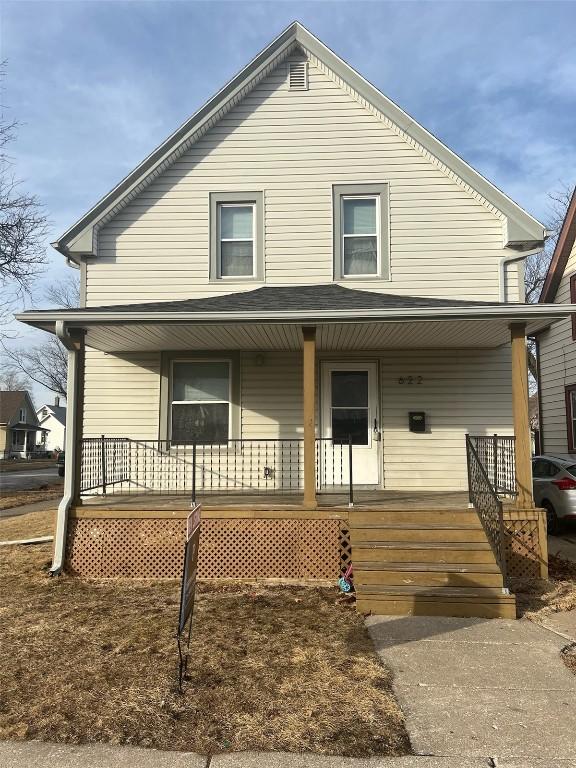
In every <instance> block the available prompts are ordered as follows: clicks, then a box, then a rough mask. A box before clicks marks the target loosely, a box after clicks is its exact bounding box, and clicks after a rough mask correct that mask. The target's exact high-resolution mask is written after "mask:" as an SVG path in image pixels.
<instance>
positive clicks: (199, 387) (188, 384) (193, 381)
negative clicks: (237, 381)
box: [172, 361, 230, 401]
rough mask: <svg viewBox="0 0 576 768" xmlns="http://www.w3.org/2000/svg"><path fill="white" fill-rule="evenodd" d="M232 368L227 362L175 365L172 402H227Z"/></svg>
mask: <svg viewBox="0 0 576 768" xmlns="http://www.w3.org/2000/svg"><path fill="white" fill-rule="evenodd" d="M229 368H230V366H229V364H228V363H227V362H220V361H218V362H211V361H206V362H203V361H199V362H190V363H185V362H182V363H174V367H173V383H172V400H174V401H177V400H180V401H182V400H186V401H191V400H203V401H206V400H226V401H228V397H229V386H230V385H229V378H230V370H229Z"/></svg>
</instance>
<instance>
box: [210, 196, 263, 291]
mask: <svg viewBox="0 0 576 768" xmlns="http://www.w3.org/2000/svg"><path fill="white" fill-rule="evenodd" d="M254 208H255V204H254V203H245V204H243V205H240V204H238V203H219V204H218V267H219V276H220V277H254V250H255V249H254V219H255V216H254Z"/></svg>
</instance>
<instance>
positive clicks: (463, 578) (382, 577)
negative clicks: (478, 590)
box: [354, 563, 504, 592]
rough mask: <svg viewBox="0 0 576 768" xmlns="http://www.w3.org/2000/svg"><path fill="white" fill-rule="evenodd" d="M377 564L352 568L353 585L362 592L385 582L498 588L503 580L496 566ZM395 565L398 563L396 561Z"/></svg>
mask: <svg viewBox="0 0 576 768" xmlns="http://www.w3.org/2000/svg"><path fill="white" fill-rule="evenodd" d="M376 565H377V568H375V569H373V570H372V569H370V568H366V567H365V564H362V568H361V569H355V570H354V584H355V585H356V589H357V590H360V591H361V592H364V591H365V590H369V589H370V588H371V587H372V586H373V585H374V586H378V587H380V586H381V587H387V586H392V587H393V586H410V585H414V586H423V587H469V586H470V585H471V584H472V585H474V586H475V587H494V588H502V586H503V583H504V582H503V580H502V574H501V573H500V571H499V570H498V568H496V570H495V571H494V572H481V571H472V570H470V568H468V569H466V570H462V569H457V570H450V566H449V565H445V566H443V568H442V570H439V569H435V570H432V569H430V568H426V567H421V570H417V568H415V569H414V570H408V569H409V567H410V564H408V563H402V564H401V565H406V566H407V567H406V568H398V567H396V568H395V567H394V566H392V567H390V568H389V567H388V565H386V566H385V567H386V570H380V569H381V568H382V563H377V564H376ZM396 565H398V564H396Z"/></svg>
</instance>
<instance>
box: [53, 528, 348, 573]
mask: <svg viewBox="0 0 576 768" xmlns="http://www.w3.org/2000/svg"><path fill="white" fill-rule="evenodd" d="M184 532H185V521H184V520H164V519H160V520H158V519H84V518H83V519H72V520H71V521H70V525H69V527H68V541H67V557H66V569H67V571H68V572H69V573H71V574H73V575H78V576H84V577H88V578H111V577H118V576H123V577H130V578H179V577H180V575H181V573H182V560H183V554H184ZM349 560H350V541H349V535H348V531H347V527H346V525H345V524H344V523H342V522H341V521H339V520H294V519H281V520H258V519H225V520H224V519H210V520H204V521H203V522H202V534H201V540H200V552H199V560H198V576H199V578H203V579H216V578H221V579H312V580H313V579H318V580H326V579H330V580H336V579H337V578H338V576H339V574H340V572H341V571H342V570H344V569H345V567H346V565H347V563H348V561H349Z"/></svg>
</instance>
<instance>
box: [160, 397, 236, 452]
mask: <svg viewBox="0 0 576 768" xmlns="http://www.w3.org/2000/svg"><path fill="white" fill-rule="evenodd" d="M228 410H229V408H228V403H202V404H196V405H195V404H191V403H174V404H173V405H172V440H173V441H174V442H180V443H185V442H192V441H197V442H200V443H225V442H226V441H227V440H228V419H229V414H228Z"/></svg>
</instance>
